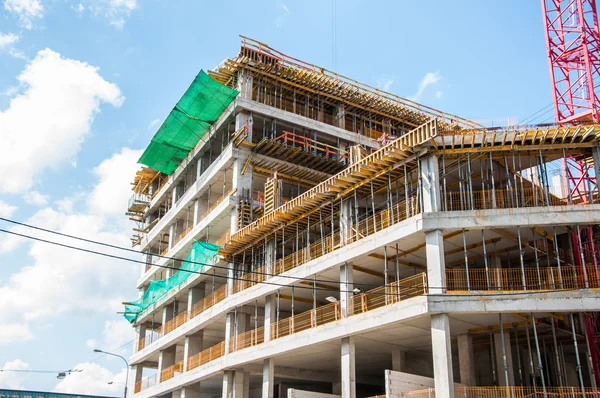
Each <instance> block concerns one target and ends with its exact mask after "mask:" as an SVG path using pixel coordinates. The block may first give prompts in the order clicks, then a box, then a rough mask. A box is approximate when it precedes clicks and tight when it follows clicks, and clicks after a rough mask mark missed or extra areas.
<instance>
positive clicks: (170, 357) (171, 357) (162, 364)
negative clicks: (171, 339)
mask: <svg viewBox="0 0 600 398" xmlns="http://www.w3.org/2000/svg"><path fill="white" fill-rule="evenodd" d="M176 349H177V346H175V345H172V346H171V347H169V348H165V349H164V350H161V351H160V354H159V355H158V377H159V378H160V372H162V371H163V370H165V369H166V368H168V367H169V366H171V365H174V364H175V351H176Z"/></svg>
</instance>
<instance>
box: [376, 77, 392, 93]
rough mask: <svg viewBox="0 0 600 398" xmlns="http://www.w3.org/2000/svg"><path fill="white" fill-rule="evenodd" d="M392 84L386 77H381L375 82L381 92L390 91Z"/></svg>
mask: <svg viewBox="0 0 600 398" xmlns="http://www.w3.org/2000/svg"><path fill="white" fill-rule="evenodd" d="M392 84H394V79H391V78H389V77H386V76H381V77H380V78H379V80H377V87H378V88H380V89H381V90H383V91H390V88H391V87H392Z"/></svg>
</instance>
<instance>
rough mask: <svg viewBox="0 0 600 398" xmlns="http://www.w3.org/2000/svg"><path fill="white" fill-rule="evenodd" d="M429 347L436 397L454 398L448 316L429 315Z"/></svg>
mask: <svg viewBox="0 0 600 398" xmlns="http://www.w3.org/2000/svg"><path fill="white" fill-rule="evenodd" d="M431 347H432V351H433V375H434V386H435V395H436V397H448V398H454V375H453V373H452V348H451V345H450V319H449V318H448V314H435V315H431Z"/></svg>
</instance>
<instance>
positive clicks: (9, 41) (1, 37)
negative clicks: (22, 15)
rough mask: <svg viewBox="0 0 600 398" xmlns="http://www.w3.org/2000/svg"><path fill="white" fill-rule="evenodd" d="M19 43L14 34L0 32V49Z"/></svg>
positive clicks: (17, 37)
mask: <svg viewBox="0 0 600 398" xmlns="http://www.w3.org/2000/svg"><path fill="white" fill-rule="evenodd" d="M18 41H19V36H18V35H15V34H14V33H2V32H0V49H4V48H8V47H10V46H12V45H13V44H15V43H16V42H18Z"/></svg>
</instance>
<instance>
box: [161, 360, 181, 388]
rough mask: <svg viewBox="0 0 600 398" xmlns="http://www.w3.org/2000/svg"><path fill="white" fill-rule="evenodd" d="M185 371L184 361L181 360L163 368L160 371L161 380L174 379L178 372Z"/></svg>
mask: <svg viewBox="0 0 600 398" xmlns="http://www.w3.org/2000/svg"><path fill="white" fill-rule="evenodd" d="M181 372H183V361H179V362H177V363H176V364H173V365H171V366H169V367H168V368H166V369H163V370H162V371H161V372H160V382H161V383H162V382H163V381H166V380H169V379H172V378H173V377H174V376H175V375H176V374H179V373H181Z"/></svg>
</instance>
